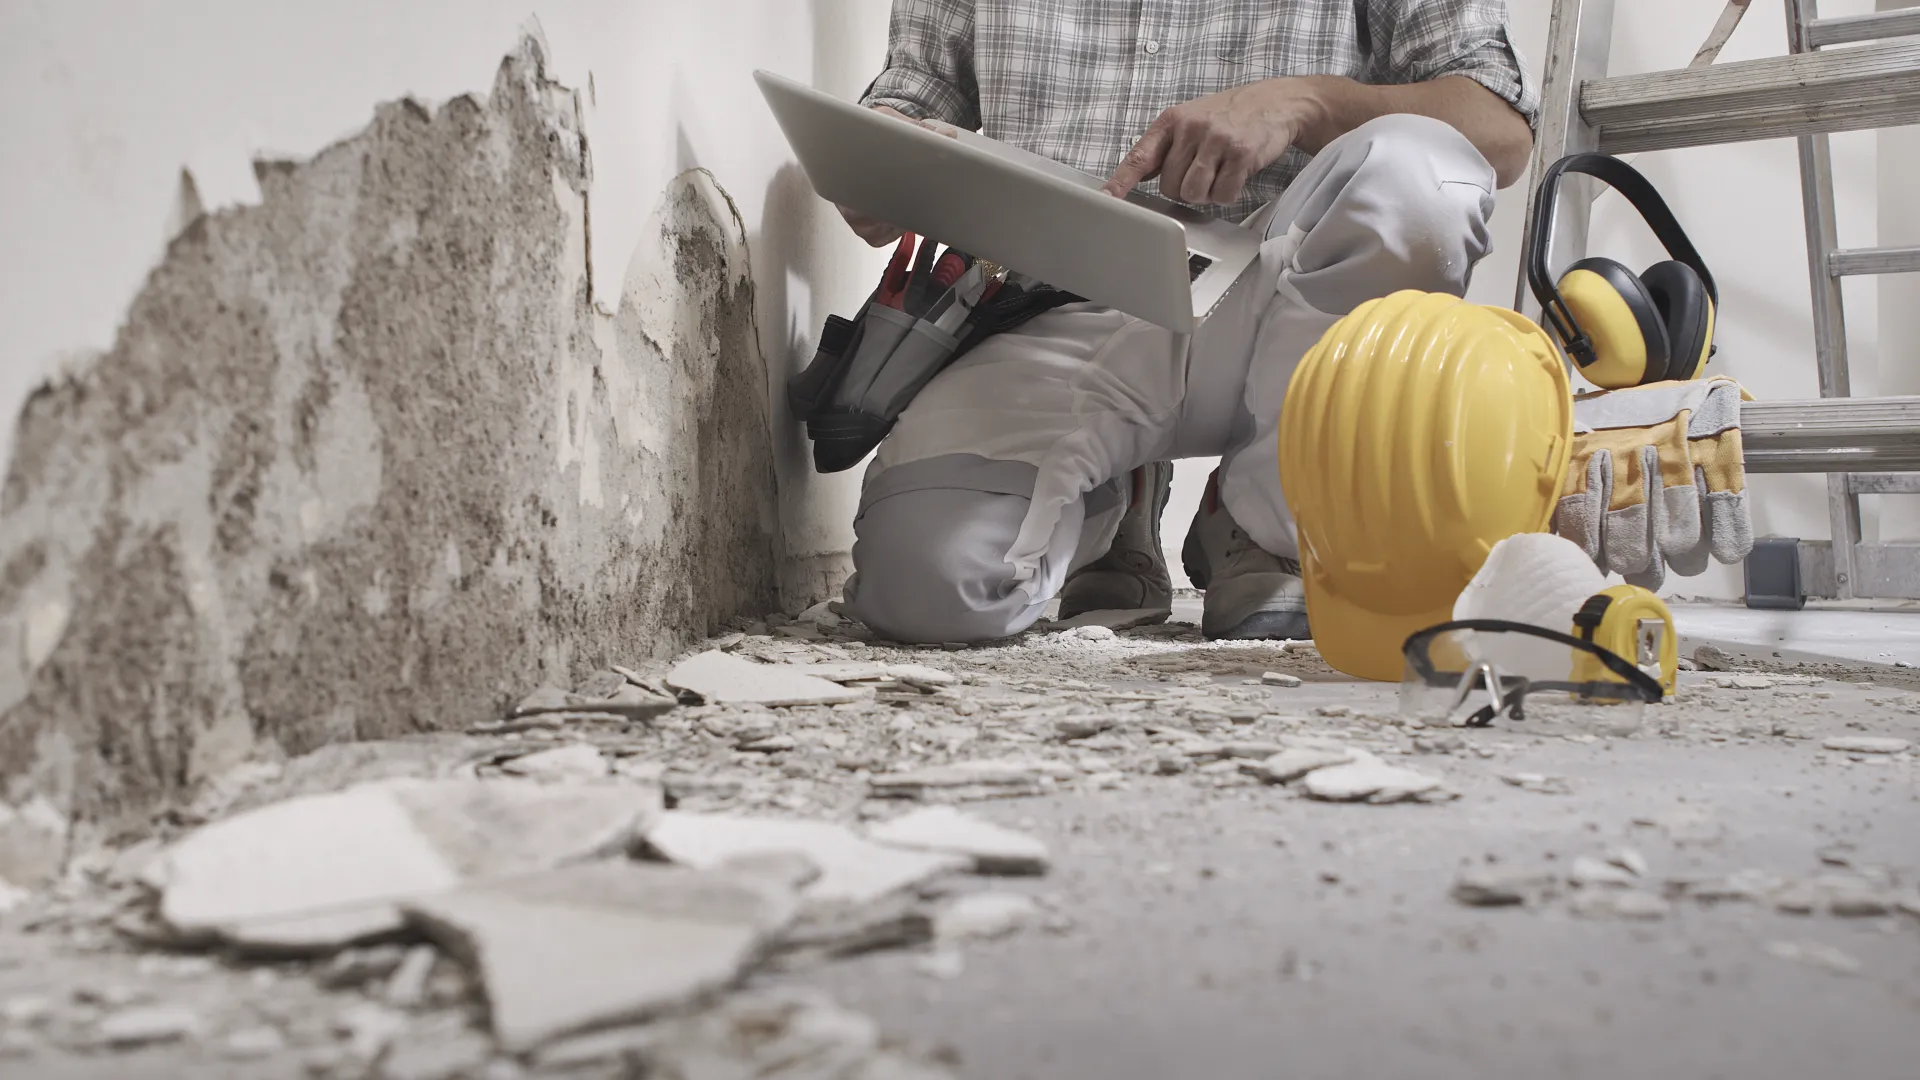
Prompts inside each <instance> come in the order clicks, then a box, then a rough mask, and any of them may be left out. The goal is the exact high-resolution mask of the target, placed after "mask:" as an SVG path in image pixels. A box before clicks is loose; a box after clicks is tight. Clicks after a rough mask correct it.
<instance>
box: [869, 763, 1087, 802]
mask: <svg viewBox="0 0 1920 1080" xmlns="http://www.w3.org/2000/svg"><path fill="white" fill-rule="evenodd" d="M1078 775H1079V770H1078V769H1075V768H1074V767H1073V766H1071V765H1061V766H1055V765H1054V764H1053V763H1051V762H1035V761H1020V760H1005V761H998V760H996V761H962V762H955V763H954V764H951V765H929V766H926V767H924V768H919V769H910V770H908V771H907V772H902V773H886V774H883V775H880V776H875V777H873V778H871V779H870V780H868V781H867V783H868V785H869V787H871V788H872V791H873V794H875V795H877V796H893V797H896V798H925V797H927V796H928V795H931V794H934V793H942V792H944V793H947V794H951V795H953V796H955V797H959V798H970V797H985V798H992V797H1002V798H1006V797H1016V796H1025V795H1039V794H1041V793H1043V792H1045V791H1046V790H1047V789H1048V788H1049V787H1051V786H1052V785H1053V783H1054V782H1055V781H1057V780H1070V779H1073V778H1074V777H1076V776H1078Z"/></svg>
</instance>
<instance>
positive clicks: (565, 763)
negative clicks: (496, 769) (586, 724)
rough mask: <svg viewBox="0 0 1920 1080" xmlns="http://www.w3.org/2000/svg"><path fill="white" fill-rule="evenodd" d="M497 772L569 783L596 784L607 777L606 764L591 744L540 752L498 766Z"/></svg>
mask: <svg viewBox="0 0 1920 1080" xmlns="http://www.w3.org/2000/svg"><path fill="white" fill-rule="evenodd" d="M500 771H502V772H505V773H509V774H511V775H513V776H524V777H529V778H531V779H534V780H545V781H550V782H561V783H564V782H569V781H578V780H598V779H601V778H603V777H605V776H606V775H607V773H608V771H609V770H608V768H607V761H606V759H605V758H603V757H601V756H600V751H599V749H598V748H596V747H594V746H593V744H591V743H574V744H572V745H571V746H558V747H555V748H553V749H552V750H541V751H538V752H536V753H532V754H527V755H525V756H523V757H517V758H513V759H511V760H509V761H505V762H502V763H501V765H500Z"/></svg>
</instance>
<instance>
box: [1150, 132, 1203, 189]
mask: <svg viewBox="0 0 1920 1080" xmlns="http://www.w3.org/2000/svg"><path fill="white" fill-rule="evenodd" d="M1201 149H1202V148H1201V143H1200V140H1199V139H1198V138H1196V137H1194V135H1193V133H1192V132H1180V133H1178V134H1176V135H1175V136H1174V137H1173V145H1172V146H1169V147H1168V148H1167V159H1166V161H1165V162H1163V163H1162V164H1161V166H1160V194H1162V195H1165V196H1166V197H1167V198H1169V199H1178V200H1180V201H1181V202H1197V201H1198V200H1196V199H1192V198H1188V197H1187V190H1188V188H1190V187H1191V186H1192V185H1193V172H1194V166H1195V165H1197V164H1200V163H1201V162H1202V161H1203V160H1204V158H1203V156H1202V154H1201ZM1204 172H1205V175H1204V177H1202V179H1204V180H1205V181H1206V186H1207V187H1212V186H1213V172H1212V167H1211V165H1208V166H1207V167H1206V168H1205V170H1204ZM1200 193H1201V194H1202V195H1204V194H1206V188H1204V187H1203V188H1201V189H1200Z"/></svg>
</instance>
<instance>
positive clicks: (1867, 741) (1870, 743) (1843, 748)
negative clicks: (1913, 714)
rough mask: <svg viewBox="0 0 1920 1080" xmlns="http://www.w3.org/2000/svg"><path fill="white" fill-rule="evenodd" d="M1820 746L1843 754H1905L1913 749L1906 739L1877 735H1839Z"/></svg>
mask: <svg viewBox="0 0 1920 1080" xmlns="http://www.w3.org/2000/svg"><path fill="white" fill-rule="evenodd" d="M1820 745H1821V746H1822V747H1825V748H1826V749H1828V750H1835V751H1838V752H1840V753H1843V754H1903V753H1905V752H1906V751H1907V750H1909V749H1911V748H1912V747H1913V744H1912V743H1911V742H1908V741H1907V740H1906V739H1888V738H1882V737H1879V736H1876V735H1837V736H1835V737H1833V738H1831V739H1828V740H1827V741H1825V742H1823V743H1821V744H1820Z"/></svg>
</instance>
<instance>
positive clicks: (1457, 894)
mask: <svg viewBox="0 0 1920 1080" xmlns="http://www.w3.org/2000/svg"><path fill="white" fill-rule="evenodd" d="M1558 884H1559V877H1558V875H1555V874H1551V873H1544V872H1542V871H1538V870H1515V869H1507V868H1499V867H1487V866H1474V867H1470V868H1468V869H1465V870H1462V871H1461V872H1460V875H1459V876H1458V877H1457V878H1456V879H1455V880H1454V883H1453V893H1452V895H1453V898H1454V899H1455V900H1457V901H1459V902H1460V903H1462V904H1465V905H1467V906H1468V907H1509V906H1519V905H1525V904H1536V903H1539V902H1541V901H1543V900H1546V899H1548V898H1550V897H1551V896H1552V895H1554V893H1555V892H1556V889H1557V886H1558Z"/></svg>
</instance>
